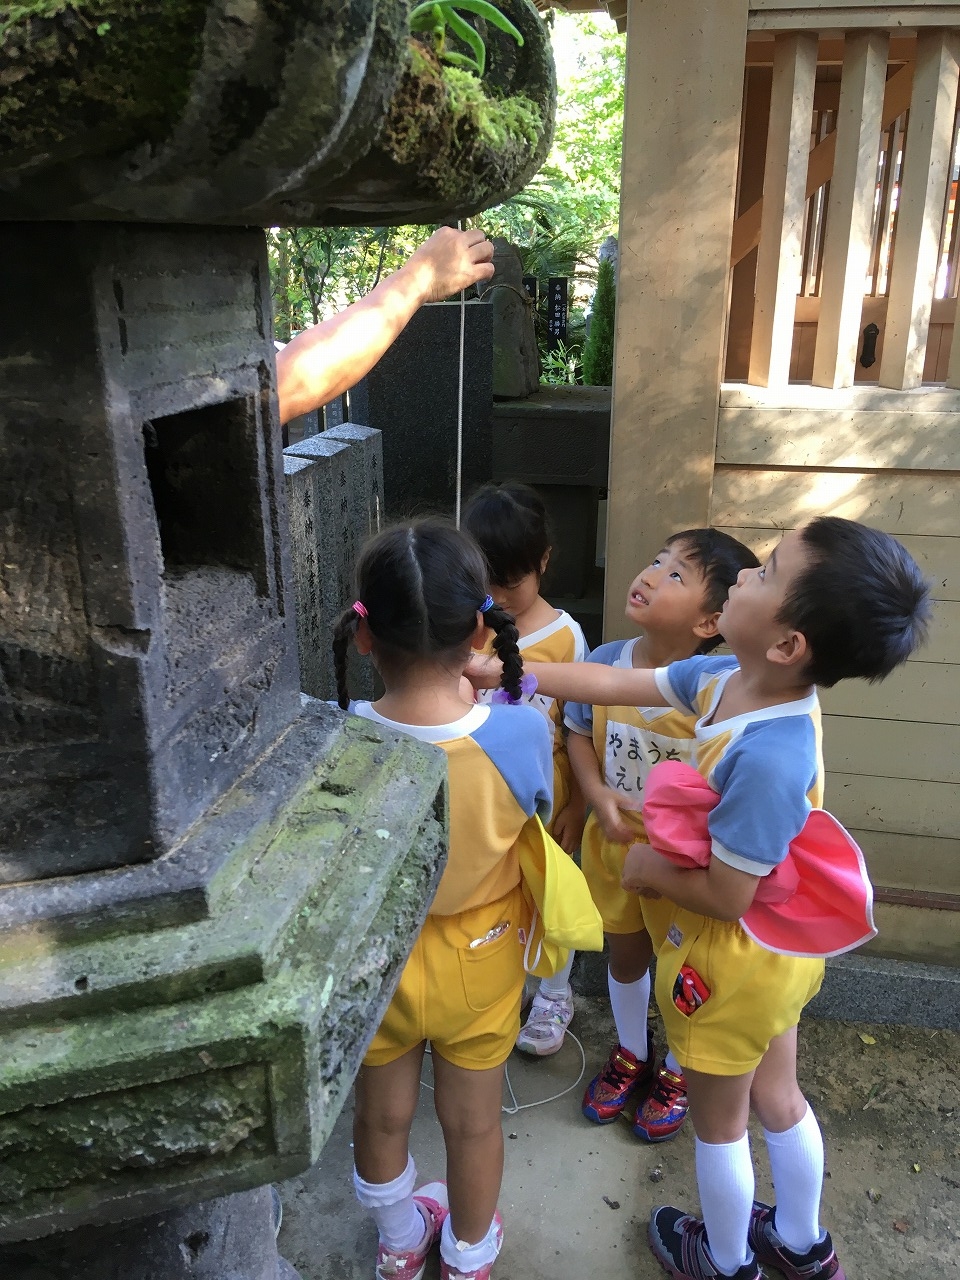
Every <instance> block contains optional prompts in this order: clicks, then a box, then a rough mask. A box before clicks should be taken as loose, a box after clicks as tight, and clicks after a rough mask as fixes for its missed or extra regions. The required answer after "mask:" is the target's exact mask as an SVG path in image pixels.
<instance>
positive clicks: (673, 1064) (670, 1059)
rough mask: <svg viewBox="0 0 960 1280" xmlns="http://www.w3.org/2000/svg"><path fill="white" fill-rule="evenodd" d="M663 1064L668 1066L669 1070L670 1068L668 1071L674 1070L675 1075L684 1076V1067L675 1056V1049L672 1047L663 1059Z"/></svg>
mask: <svg viewBox="0 0 960 1280" xmlns="http://www.w3.org/2000/svg"><path fill="white" fill-rule="evenodd" d="M663 1065H664V1066H665V1067H666V1068H667V1070H668V1071H672V1072H673V1074H674V1075H675V1076H682V1075H683V1067H681V1065H680V1063H679V1062H678V1061H677V1060H676V1058H675V1057H674V1056H673V1050H672V1049H671V1050H670V1052H669V1053H668V1054H667V1056H666V1057H665V1058H664V1060H663Z"/></svg>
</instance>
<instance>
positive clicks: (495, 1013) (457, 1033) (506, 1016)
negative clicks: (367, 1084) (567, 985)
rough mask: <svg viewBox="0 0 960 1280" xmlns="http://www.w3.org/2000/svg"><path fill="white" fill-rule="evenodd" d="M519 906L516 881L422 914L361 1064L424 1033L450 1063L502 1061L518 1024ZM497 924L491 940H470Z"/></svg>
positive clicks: (394, 1053)
mask: <svg viewBox="0 0 960 1280" xmlns="http://www.w3.org/2000/svg"><path fill="white" fill-rule="evenodd" d="M522 912H523V895H522V893H521V891H520V886H519V885H517V887H516V888H515V889H513V890H511V892H510V893H508V894H507V895H506V897H504V898H500V899H499V900H498V901H496V902H489V903H486V904H485V905H484V906H482V907H475V908H474V909H473V910H472V911H464V912H461V913H460V914H459V915H455V916H427V919H426V921H425V923H424V926H423V929H422V930H421V931H420V936H419V937H418V938H417V941H416V943H415V944H414V948H413V951H412V952H411V953H410V959H409V960H408V961H407V963H406V967H405V968H404V970H403V973H402V974H401V975H400V984H399V986H398V987H397V990H396V994H395V995H394V997H393V999H392V1000H391V1002H390V1005H389V1008H388V1009H387V1012H386V1013H385V1014H384V1017H383V1021H382V1022H381V1023H380V1026H379V1028H378V1029H377V1033H376V1035H375V1036H374V1037H373V1042H372V1043H371V1045H370V1048H369V1049H368V1050H367V1056H366V1057H365V1058H364V1060H363V1063H364V1066H367V1067H382V1066H385V1065H386V1063H388V1062H393V1061H394V1060H395V1059H397V1058H399V1057H401V1056H402V1055H403V1054H405V1053H407V1052H408V1051H409V1050H410V1049H412V1048H414V1047H415V1046H416V1045H418V1044H420V1043H422V1042H423V1041H424V1040H429V1041H430V1044H431V1046H432V1049H433V1052H434V1053H437V1054H439V1055H440V1057H441V1058H445V1059H446V1060H447V1061H448V1062H451V1063H453V1065H454V1066H455V1067H465V1068H467V1069H468V1070H472V1071H484V1070H486V1069H487V1068H489V1067H498V1066H499V1065H500V1064H501V1063H502V1062H505V1061H506V1060H507V1058H508V1057H509V1056H510V1051H511V1050H512V1048H513V1045H514V1042H515V1041H516V1038H517V1033H518V1032H519V1030H520V1001H521V997H522V995H523V981H524V977H525V975H524V971H523V947H522V946H521V944H520V937H519V933H518V929H519V927H520V922H521V920H522V919H523V914H522ZM504 924H505V925H506V926H507V927H506V928H505V929H503V930H502V932H500V933H499V934H498V936H496V937H494V938H493V939H492V940H491V941H489V942H484V943H483V944H482V945H480V946H476V947H471V946H470V943H471V942H473V941H474V940H476V939H478V938H485V937H486V936H487V935H488V933H490V932H491V931H495V930H497V929H498V928H499V926H501V925H504Z"/></svg>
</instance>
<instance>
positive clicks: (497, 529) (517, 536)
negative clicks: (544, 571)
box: [461, 481, 550, 587]
mask: <svg viewBox="0 0 960 1280" xmlns="http://www.w3.org/2000/svg"><path fill="white" fill-rule="evenodd" d="M461 524H462V526H463V528H464V529H466V530H467V532H468V533H470V534H472V535H473V537H474V538H476V540H477V542H478V543H479V544H480V549H481V551H482V552H483V554H484V555H485V556H486V557H487V564H488V565H489V566H490V580H491V582H493V583H494V585H495V586H498V587H512V586H513V585H514V583H516V582H519V580H520V579H521V578H525V577H526V576H527V574H528V573H535V574H536V575H537V576H538V577H539V576H540V566H541V565H542V564H543V557H544V556H545V555H546V554H547V552H548V551H549V550H550V529H549V526H548V523H547V511H546V508H545V507H544V505H543V500H542V498H541V497H540V495H539V494H538V493H537V492H536V490H534V489H531V488H529V486H527V485H525V484H518V483H516V482H515V481H508V482H507V483H506V484H501V485H496V484H485V485H484V486H483V487H482V488H481V489H478V490H477V491H476V493H474V494H473V496H472V497H471V499H470V501H469V503H468V504H467V506H466V509H465V510H464V513H463V519H462V521H461Z"/></svg>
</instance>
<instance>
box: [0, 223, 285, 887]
mask: <svg viewBox="0 0 960 1280" xmlns="http://www.w3.org/2000/svg"><path fill="white" fill-rule="evenodd" d="M0 244H2V246H3V254H4V262H5V277H4V289H3V290H0V330H2V331H3V332H4V333H5V334H8V335H11V341H10V343H9V345H8V347H7V349H6V351H5V353H4V357H3V358H2V360H0V458H2V464H0V477H2V478H0V499H2V509H3V511H4V517H3V519H2V522H0V542H2V546H0V563H2V565H3V569H2V570H0V584H2V585H0V593H2V602H3V609H2V615H0V618H2V620H0V731H2V736H0V753H2V756H3V761H4V768H3V770H2V775H3V776H2V778H0V881H2V882H8V883H9V882H21V881H25V880H30V879H36V878H38V877H46V876H60V875H64V874H75V873H77V872H83V871H88V870H91V869H93V868H97V867H118V866H123V865H126V864H130V863H134V862H142V861H147V860H150V859H152V858H155V857H157V856H158V855H160V854H161V853H163V852H165V851H166V850H168V849H170V848H171V847H172V845H173V844H174V843H175V841H176V840H177V838H178V837H179V836H180V835H181V834H182V832H183V831H184V830H185V829H186V828H187V827H188V826H189V825H190V823H191V822H193V821H194V820H195V819H196V818H197V817H198V816H199V815H200V813H202V812H203V810H204V809H205V807H206V806H207V805H208V804H209V803H210V802H211V801H212V800H214V799H215V798H216V797H217V795H219V794H220V793H221V792H222V791H224V790H225V789H226V788H227V787H228V786H229V785H230V784H231V783H232V782H233V780H234V779H235V778H236V777H237V776H238V774H239V773H241V772H242V771H243V770H244V769H245V768H247V767H249V765H250V764H251V763H252V761H253V760H255V759H256V757H257V755H258V754H259V753H260V752H261V751H262V750H263V748H264V747H265V746H266V745H267V744H268V743H270V742H272V741H273V739H274V738H275V737H276V735H277V733H278V732H280V731H281V730H282V729H283V727H284V726H285V725H286V724H288V723H289V722H290V720H291V718H292V717H293V715H294V714H295V713H296V709H297V704H298V693H299V688H298V684H299V682H298V680H297V676H296V654H295V648H294V643H293V636H292V627H291V619H290V617H289V602H288V600H287V595H286V587H285V577H284V574H285V568H284V564H285V557H286V554H287V553H286V548H285V546H284V544H283V541H282V540H281V539H280V537H279V536H278V535H279V528H278V527H277V525H276V524H275V522H274V519H273V517H272V515H271V508H272V507H275V506H276V505H277V504H278V503H281V502H282V499H283V494H282V481H281V479H280V473H281V458H280V448H279V437H278V433H276V432H274V431H271V430H269V429H268V423H269V421H270V415H271V413H272V412H275V410H274V409H273V404H274V403H275V402H274V401H273V396H274V373H273V359H272V351H271V346H270V342H271V334H270V332H269V311H268V309H267V308H268V304H267V302H266V298H267V296H268V293H269V281H268V275H267V264H266V254H265V249H264V244H263V238H262V235H261V234H260V233H258V232H256V231H252V232H251V231H235V230H210V231H204V230H198V229H194V228H180V229H176V228H167V229H163V230H157V229H153V230H151V231H149V232H148V231H147V230H146V229H141V230H138V229H137V228H113V227H111V228H95V227H89V228H82V227H76V226H74V227H59V226H58V227H44V226H33V227H30V226H16V227H5V228H0ZM38 296H43V297H44V298H45V300H46V301H45V305H44V307H43V308H39V307H37V306H36V305H35V303H36V298H37V297H38ZM24 477H29V478H30V482H29V484H24ZM148 760H149V761H150V763H149V765H148Z"/></svg>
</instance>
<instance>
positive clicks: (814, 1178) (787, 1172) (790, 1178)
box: [763, 1104, 823, 1253]
mask: <svg viewBox="0 0 960 1280" xmlns="http://www.w3.org/2000/svg"><path fill="white" fill-rule="evenodd" d="M763 1136H764V1138H766V1140H767V1151H768V1152H769V1153H770V1169H771V1171H772V1173H773V1189H774V1191H775V1192H776V1195H777V1214H776V1218H775V1219H774V1225H775V1226H776V1229H777V1235H778V1236H779V1237H780V1239H781V1240H782V1241H783V1243H784V1244H785V1245H786V1246H787V1248H788V1249H792V1250H793V1251H794V1253H806V1252H807V1251H808V1250H809V1249H811V1248H812V1247H813V1245H815V1244H816V1243H817V1241H818V1240H821V1239H822V1238H823V1232H822V1231H821V1230H820V1192H821V1190H822V1188H823V1135H822V1134H821V1132H820V1126H819V1124H818V1123H817V1117H816V1116H815V1115H814V1114H813V1112H812V1110H811V1109H810V1106H809V1104H808V1105H807V1110H806V1114H805V1115H804V1117H803V1119H802V1120H800V1121H798V1123H797V1124H795V1125H794V1126H793V1128H792V1129H787V1130H785V1131H784V1132H783V1133H769V1132H768V1131H767V1130H766V1129H764V1131H763Z"/></svg>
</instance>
